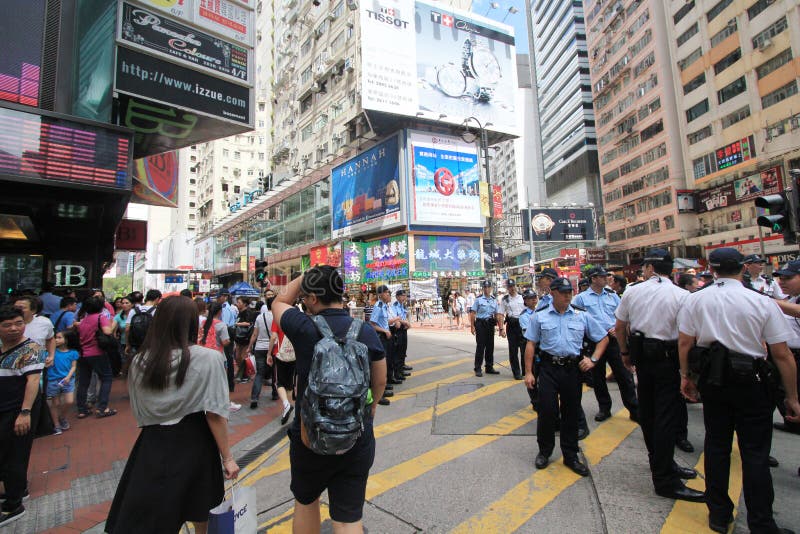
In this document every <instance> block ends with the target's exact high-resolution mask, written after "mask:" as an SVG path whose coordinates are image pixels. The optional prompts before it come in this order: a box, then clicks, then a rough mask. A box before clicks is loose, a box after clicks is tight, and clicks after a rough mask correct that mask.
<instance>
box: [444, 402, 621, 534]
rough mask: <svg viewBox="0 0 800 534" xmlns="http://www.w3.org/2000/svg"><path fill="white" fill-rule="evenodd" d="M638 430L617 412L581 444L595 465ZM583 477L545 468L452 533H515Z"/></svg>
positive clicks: (556, 464) (560, 465) (559, 467)
mask: <svg viewBox="0 0 800 534" xmlns="http://www.w3.org/2000/svg"><path fill="white" fill-rule="evenodd" d="M635 428H636V424H635V423H633V422H632V421H630V420H629V419H628V411H627V410H620V411H619V412H617V414H616V415H614V417H612V418H611V419H609V420H608V421H607V422H605V423H603V424H601V425H600V426H598V427H597V428H596V429H595V430H593V431H592V433H591V434H590V435H589V437H588V438H586V440H584V441H583V442H582V448H583V451H584V455H585V456H586V459H587V461H588V462H589V463H590V464H593V465H596V464H598V463H600V461H601V460H602V459H603V458H605V457H606V456H608V455H609V454H610V453H611V452H612V451H613V450H614V449H615V448H617V446H619V444H620V443H622V441H623V440H624V439H625V438H627V437H628V435H630V433H631V432H633V430H634V429H635ZM531 468H533V466H531ZM581 478H582V477H580V476H578V475H576V474H575V473H573V472H572V471H571V470H569V469H567V468H566V467H565V466H564V464H563V463H562V462H554V463H553V464H551V465H549V466H548V467H547V468H546V469H541V470H538V471H535V472H534V473H533V474H532V475H531V476H530V477H528V478H527V479H525V480H523V481H522V482H520V483H519V484H517V485H516V486H514V487H513V488H512V489H510V490H509V491H508V492H506V494H505V495H503V496H502V497H500V498H499V499H498V500H496V501H494V502H493V503H491V504H489V505H487V506H486V507H485V508H484V509H483V510H481V511H480V512H479V513H478V514H476V515H475V516H473V517H471V518H469V519H468V520H466V521H464V522H463V523H461V524H460V525H458V526H457V527H456V528H454V529H453V530H452V531H451V533H464V534H466V533H474V532H514V531H515V530H517V529H518V528H520V527H521V526H522V525H524V524H525V523H526V522H527V521H528V520H529V519H530V518H531V517H533V516H534V515H535V514H536V512H538V511H539V510H541V509H542V508H544V507H545V506H546V505H547V504H548V503H550V502H551V501H552V500H553V499H555V498H556V497H557V496H558V495H559V494H560V493H561V492H563V491H564V490H565V489H567V488H568V487H569V486H571V485H572V484H574V483H575V482H577V481H578V480H580V479H581Z"/></svg>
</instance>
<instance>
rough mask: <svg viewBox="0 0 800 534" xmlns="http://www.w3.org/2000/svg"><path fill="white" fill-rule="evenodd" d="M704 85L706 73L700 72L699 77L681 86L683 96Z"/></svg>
mask: <svg viewBox="0 0 800 534" xmlns="http://www.w3.org/2000/svg"><path fill="white" fill-rule="evenodd" d="M704 83H706V73H705V72H701V73H700V76H697V77H696V78H694V79H692V80H689V83H687V84H686V85H684V86H683V94H685V95H688V94H689V93H691V92H692V91H694V90H695V89H697V88H698V87H700V86H702V85H703V84H704Z"/></svg>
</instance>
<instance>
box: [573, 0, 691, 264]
mask: <svg viewBox="0 0 800 534" xmlns="http://www.w3.org/2000/svg"><path fill="white" fill-rule="evenodd" d="M666 4H667V8H666V9H671V6H672V5H673V4H674V6H676V7H677V6H678V4H679V3H678V2H673V3H666ZM680 4H683V3H680ZM585 12H586V27H587V28H588V30H589V32H588V47H589V63H590V68H591V81H592V91H593V97H594V109H595V115H596V117H597V121H596V130H597V146H598V153H599V159H600V174H601V185H602V193H603V212H604V222H605V231H606V237H607V239H608V248H609V252H610V255H609V259H610V263H611V265H612V266H617V267H622V266H624V265H626V264H630V263H636V260H637V259H639V258H641V257H642V254H643V253H644V251H646V249H647V248H649V247H652V246H657V245H658V246H663V247H667V248H669V249H670V250H671V251H672V253H673V255H676V256H682V255H684V254H685V253H686V249H685V245H686V242H685V237H686V235H687V234H686V230H687V228H691V227H692V225H693V224H694V222H693V217H692V216H691V215H683V214H679V209H678V203H677V196H676V194H677V191H680V190H685V189H686V187H687V185H686V179H685V173H684V166H683V162H682V153H681V138H680V136H679V135H676V134H677V132H679V131H680V122H679V121H678V111H677V107H676V102H675V93H674V90H673V78H674V70H673V61H672V58H671V55H670V52H669V50H670V48H669V43H670V41H673V40H674V36H673V33H672V30H671V27H670V26H671V25H670V24H667V16H666V13H665V2H662V1H661V0H646V1H642V0H617V1H612V2H601V1H600V0H590V1H587V2H586V8H585Z"/></svg>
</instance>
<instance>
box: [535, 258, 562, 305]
mask: <svg viewBox="0 0 800 534" xmlns="http://www.w3.org/2000/svg"><path fill="white" fill-rule="evenodd" d="M556 278H558V272H557V271H556V270H555V269H551V268H550V267H548V268H546V269H542V271H541V272H540V273H539V274H538V275H537V276H536V292H537V293H538V294H539V306H540V307H541V306H549V305H550V303H551V302H553V297H551V296H550V284H551V283H552V282H553V280H555V279H556Z"/></svg>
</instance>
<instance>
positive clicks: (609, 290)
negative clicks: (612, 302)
mask: <svg viewBox="0 0 800 534" xmlns="http://www.w3.org/2000/svg"><path fill="white" fill-rule="evenodd" d="M603 291H605V292H606V293H616V292H615V291H614V290H613V289H611V288H610V287H604V288H603Z"/></svg>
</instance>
